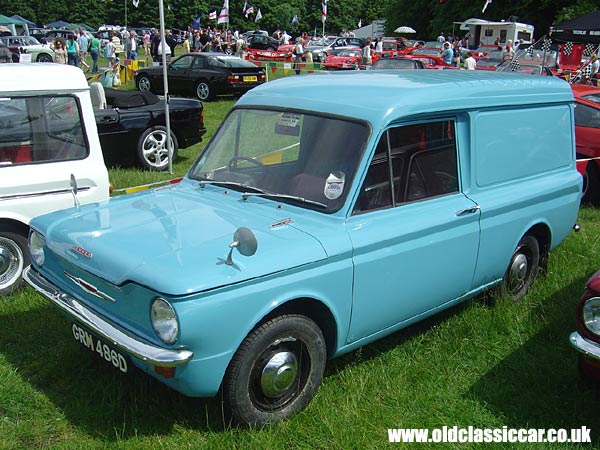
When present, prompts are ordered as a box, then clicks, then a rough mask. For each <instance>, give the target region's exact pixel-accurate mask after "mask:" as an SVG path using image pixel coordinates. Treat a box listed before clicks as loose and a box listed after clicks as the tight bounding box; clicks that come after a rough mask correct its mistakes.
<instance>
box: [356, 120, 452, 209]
mask: <svg viewBox="0 0 600 450" xmlns="http://www.w3.org/2000/svg"><path fill="white" fill-rule="evenodd" d="M456 161H457V158H456V142H455V138H454V121H452V120H443V121H436V122H427V123H420V124H414V125H407V126H402V127H395V128H390V129H389V130H387V131H386V132H385V133H384V134H383V136H382V137H381V140H380V141H379V144H378V145H377V149H376V150H375V155H374V156H373V160H372V161H371V164H370V166H369V171H368V172H367V176H366V178H365V181H364V183H363V186H362V188H361V191H360V194H359V197H358V200H357V202H356V205H355V207H354V213H362V212H366V211H372V210H376V209H382V208H389V207H392V206H398V205H401V204H404V203H410V202H414V201H418V200H424V199H427V198H432V197H438V196H440V195H446V194H451V193H454V192H458V167H457V163H456Z"/></svg>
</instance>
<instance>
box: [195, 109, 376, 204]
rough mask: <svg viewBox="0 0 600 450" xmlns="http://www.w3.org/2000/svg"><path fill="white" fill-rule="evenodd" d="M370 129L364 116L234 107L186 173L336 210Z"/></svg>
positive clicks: (353, 172)
mask: <svg viewBox="0 0 600 450" xmlns="http://www.w3.org/2000/svg"><path fill="white" fill-rule="evenodd" d="M369 130H370V128H369V126H368V125H367V124H366V123H364V122H357V121H354V120H350V119H344V118H337V117H336V118H332V117H325V116H320V115H316V114H310V113H306V112H293V111H279V110H265V109H260V110H259V109H242V108H239V109H235V110H233V111H232V112H231V113H230V114H229V115H228V116H227V118H226V119H225V120H224V122H223V124H222V125H221V127H220V128H219V130H218V132H217V134H216V135H215V137H214V138H213V140H212V141H211V142H210V143H209V145H208V146H207V148H206V149H205V151H204V152H203V153H202V155H201V156H200V158H199V159H198V161H197V162H196V163H195V165H194V166H193V167H192V169H191V171H190V177H191V178H193V179H197V180H200V181H204V182H205V183H206V182H210V183H212V184H219V183H220V184H223V185H228V187H230V186H232V187H233V188H236V187H235V185H236V184H237V185H238V186H237V189H238V190H241V191H244V192H252V193H254V194H260V195H264V196H266V197H267V198H273V199H276V200H277V201H284V202H291V203H294V204H297V205H299V206H302V207H307V208H312V209H317V210H319V211H323V212H328V213H331V212H335V211H337V210H339V209H340V208H341V207H342V205H343V204H344V201H345V199H346V197H347V195H348V191H349V189H350V185H351V183H352V180H353V178H354V175H355V172H356V169H357V167H358V165H359V162H360V158H361V156H362V154H363V150H364V148H365V145H366V142H367V139H368V137H369ZM265 194H266V195H265ZM286 197H289V198H286ZM302 200H308V202H303V201H302Z"/></svg>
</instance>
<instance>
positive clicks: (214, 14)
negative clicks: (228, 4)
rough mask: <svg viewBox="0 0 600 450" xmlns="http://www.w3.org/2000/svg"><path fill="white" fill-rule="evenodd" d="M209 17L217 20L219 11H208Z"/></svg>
mask: <svg viewBox="0 0 600 450" xmlns="http://www.w3.org/2000/svg"><path fill="white" fill-rule="evenodd" d="M208 18H209V19H211V20H215V19H216V18H217V12H216V11H211V12H209V13H208Z"/></svg>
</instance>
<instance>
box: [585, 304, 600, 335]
mask: <svg viewBox="0 0 600 450" xmlns="http://www.w3.org/2000/svg"><path fill="white" fill-rule="evenodd" d="M581 320H582V322H583V325H584V326H585V328H586V329H587V330H588V331H589V332H590V333H592V334H594V335H595V336H600V297H592V298H589V299H587V300H586V301H585V302H584V303H583V308H582V311H581Z"/></svg>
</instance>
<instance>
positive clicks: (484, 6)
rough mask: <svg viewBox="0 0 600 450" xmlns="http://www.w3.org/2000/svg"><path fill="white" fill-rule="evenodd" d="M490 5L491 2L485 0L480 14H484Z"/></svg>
mask: <svg viewBox="0 0 600 450" xmlns="http://www.w3.org/2000/svg"><path fill="white" fill-rule="evenodd" d="M490 3H492V0H485V3H484V4H483V9H482V10H481V12H482V13H484V12H485V10H486V9H487V7H488V5H489V4H490Z"/></svg>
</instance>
